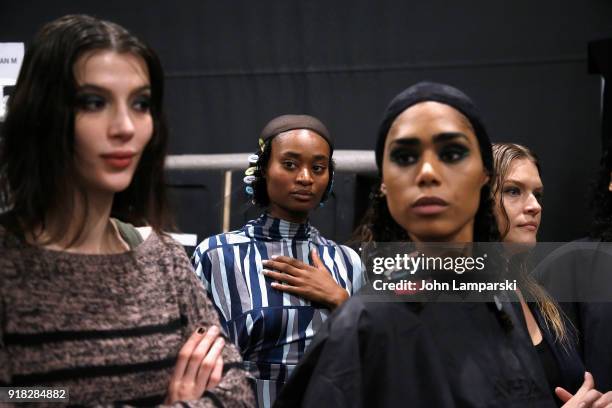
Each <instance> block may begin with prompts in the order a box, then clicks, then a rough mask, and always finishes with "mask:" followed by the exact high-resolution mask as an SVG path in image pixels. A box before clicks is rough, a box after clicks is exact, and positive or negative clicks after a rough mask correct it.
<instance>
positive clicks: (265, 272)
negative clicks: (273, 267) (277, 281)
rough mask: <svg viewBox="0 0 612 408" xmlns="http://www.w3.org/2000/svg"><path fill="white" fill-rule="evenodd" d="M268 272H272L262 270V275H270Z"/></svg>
mask: <svg viewBox="0 0 612 408" xmlns="http://www.w3.org/2000/svg"><path fill="white" fill-rule="evenodd" d="M268 272H270V271H269V270H267V269H262V270H261V273H263V274H264V275H267V274H268Z"/></svg>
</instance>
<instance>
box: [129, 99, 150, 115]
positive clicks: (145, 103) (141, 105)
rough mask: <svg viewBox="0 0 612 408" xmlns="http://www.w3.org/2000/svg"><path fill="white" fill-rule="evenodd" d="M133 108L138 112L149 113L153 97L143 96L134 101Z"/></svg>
mask: <svg viewBox="0 0 612 408" xmlns="http://www.w3.org/2000/svg"><path fill="white" fill-rule="evenodd" d="M132 106H133V107H134V109H135V110H137V111H138V112H143V113H145V112H149V110H150V109H151V96H150V95H141V96H138V97H136V98H135V99H134V102H133V103H132Z"/></svg>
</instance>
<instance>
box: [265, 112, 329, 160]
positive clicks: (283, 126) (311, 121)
mask: <svg viewBox="0 0 612 408" xmlns="http://www.w3.org/2000/svg"><path fill="white" fill-rule="evenodd" d="M294 129H308V130H312V131H313V132H315V133H317V134H318V135H320V136H321V137H322V138H323V139H325V140H326V141H327V143H328V144H329V147H330V149H331V151H332V152H333V151H334V142H333V140H332V138H331V136H330V134H329V131H328V130H327V127H326V126H325V125H324V124H323V122H321V121H320V120H319V119H317V118H315V117H314V116H309V115H282V116H278V117H276V118H274V119H272V120H271V121H270V122H268V124H267V125H266V126H264V128H263V130H262V131H261V135H260V138H261V139H262V140H263V141H264V142H266V141H267V140H268V139H270V138H272V137H274V136H276V135H278V134H280V133H283V132H287V131H289V130H294Z"/></svg>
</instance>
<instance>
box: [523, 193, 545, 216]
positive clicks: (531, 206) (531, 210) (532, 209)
mask: <svg viewBox="0 0 612 408" xmlns="http://www.w3.org/2000/svg"><path fill="white" fill-rule="evenodd" d="M541 211H542V206H541V205H540V202H539V201H538V199H537V198H536V197H535V195H533V193H532V194H529V197H527V202H526V203H525V213H527V214H530V215H537V214H539V213H540V212H541Z"/></svg>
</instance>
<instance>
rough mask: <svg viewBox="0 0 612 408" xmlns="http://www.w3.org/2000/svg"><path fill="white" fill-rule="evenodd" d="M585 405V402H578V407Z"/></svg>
mask: <svg viewBox="0 0 612 408" xmlns="http://www.w3.org/2000/svg"><path fill="white" fill-rule="evenodd" d="M585 405H586V402H581V403H580V404H578V408H582V407H584V406H585Z"/></svg>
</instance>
